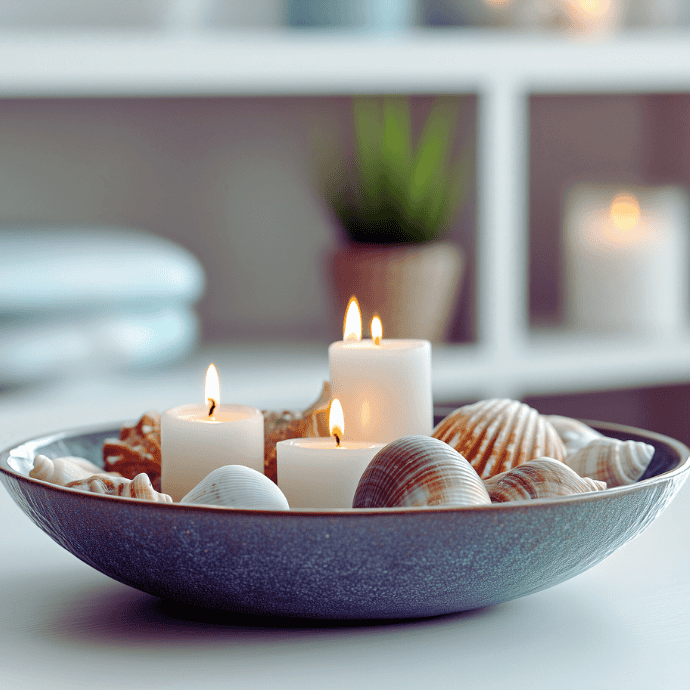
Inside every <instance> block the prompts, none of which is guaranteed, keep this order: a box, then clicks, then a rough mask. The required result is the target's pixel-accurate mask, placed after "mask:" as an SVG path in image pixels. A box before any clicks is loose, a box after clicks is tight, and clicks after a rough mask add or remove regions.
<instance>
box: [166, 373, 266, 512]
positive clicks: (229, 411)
mask: <svg viewBox="0 0 690 690" xmlns="http://www.w3.org/2000/svg"><path fill="white" fill-rule="evenodd" d="M214 374H215V380H214ZM206 379H207V383H206V395H205V397H206V400H207V405H180V406H179V407H173V408H171V409H170V410H166V411H165V412H163V414H162V415H161V486H162V488H163V491H164V493H167V494H169V495H170V496H171V497H172V499H173V501H179V500H180V499H181V498H182V497H183V496H184V495H185V494H187V493H188V492H189V491H190V490H191V489H193V488H194V487H195V486H196V485H197V484H198V483H199V482H200V481H201V480H202V479H203V478H204V477H205V476H206V475H207V474H209V473H210V472H212V471H213V470H215V469H216V468H218V467H222V466H223V465H246V466H247V467H251V468H252V469H255V470H257V471H258V472H261V473H262V474H263V471H264V426H263V415H262V414H261V411H260V410H258V409H257V408H255V407H250V406H248V405H221V404H219V399H220V392H219V386H218V385H217V381H218V378H217V373H216V370H215V367H214V366H213V365H211V366H210V367H209V371H208V372H207V376H206ZM214 388H215V390H214Z"/></svg>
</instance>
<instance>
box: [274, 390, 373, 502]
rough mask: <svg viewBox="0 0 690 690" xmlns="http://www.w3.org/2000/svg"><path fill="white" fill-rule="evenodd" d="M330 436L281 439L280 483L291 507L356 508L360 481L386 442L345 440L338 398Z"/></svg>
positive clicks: (334, 408)
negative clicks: (355, 498) (354, 501)
mask: <svg viewBox="0 0 690 690" xmlns="http://www.w3.org/2000/svg"><path fill="white" fill-rule="evenodd" d="M328 426H329V430H330V432H331V436H330V438H292V439H289V440H287V441H279V442H278V444H277V446H276V448H277V458H278V460H277V462H278V486H279V487H280V488H281V490H282V492H283V493H284V494H285V496H286V498H287V500H288V503H289V504H290V508H293V509H294V508H297V509H299V508H316V509H321V510H328V509H332V508H352V499H353V498H354V496H355V491H356V490H357V484H359V479H360V477H361V476H362V473H363V472H364V470H365V469H366V467H367V465H368V464H369V463H370V462H371V460H372V458H373V457H374V455H376V453H378V452H379V450H381V448H383V446H384V444H383V443H372V442H370V441H343V440H342V437H343V435H344V431H345V427H344V418H343V408H342V406H341V405H340V402H339V401H338V400H337V399H334V400H333V402H332V403H331V410H330V414H329V423H328Z"/></svg>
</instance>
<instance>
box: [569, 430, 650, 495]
mask: <svg viewBox="0 0 690 690" xmlns="http://www.w3.org/2000/svg"><path fill="white" fill-rule="evenodd" d="M653 457H654V446H650V445H649V444H648V443H644V442H643V441H619V440H618V439H616V438H608V437H602V438H598V439H594V440H593V441H590V442H589V443H588V444H587V445H586V446H585V447H584V448H580V450H578V451H576V452H575V453H573V454H572V455H569V456H568V457H567V458H566V459H565V463H566V464H567V465H568V466H569V467H572V468H573V469H574V470H575V472H577V473H578V474H579V475H580V476H581V477H592V479H600V480H601V481H604V482H606V484H607V485H608V486H609V487H613V486H623V485H625V484H634V483H635V482H636V481H637V480H638V479H639V478H640V477H641V476H642V475H643V474H644V471H645V470H646V469H647V466H648V465H649V463H650V462H651V461H652V458H653Z"/></svg>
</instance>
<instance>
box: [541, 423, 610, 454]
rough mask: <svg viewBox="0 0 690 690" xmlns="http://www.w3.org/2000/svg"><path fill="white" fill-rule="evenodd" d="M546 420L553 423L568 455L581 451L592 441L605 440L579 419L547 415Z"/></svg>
mask: <svg viewBox="0 0 690 690" xmlns="http://www.w3.org/2000/svg"><path fill="white" fill-rule="evenodd" d="M545 417H546V419H547V420H548V421H549V422H551V424H552V426H553V428H554V429H555V430H556V433H557V434H558V435H559V436H560V437H561V441H563V445H564V446H565V450H566V452H567V453H568V455H571V454H572V453H574V452H575V451H578V450H580V448H583V447H584V446H586V445H587V444H588V443H589V442H590V441H594V439H597V438H603V437H604V435H603V434H600V433H599V432H598V431H595V430H594V429H592V427H591V426H587V424H585V423H584V422H581V421H580V420H579V419H573V418H572V417H561V416H560V415H557V414H550V415H545Z"/></svg>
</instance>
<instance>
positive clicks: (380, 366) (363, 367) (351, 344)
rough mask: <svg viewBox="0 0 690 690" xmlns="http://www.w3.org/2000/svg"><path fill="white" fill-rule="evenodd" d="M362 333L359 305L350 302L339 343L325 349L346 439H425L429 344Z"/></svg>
mask: <svg viewBox="0 0 690 690" xmlns="http://www.w3.org/2000/svg"><path fill="white" fill-rule="evenodd" d="M353 322H354V325H353ZM357 323H358V328H357ZM361 333H362V325H361V316H360V312H359V307H358V306H357V303H356V301H355V300H351V301H350V305H349V306H348V316H347V318H346V320H345V332H344V339H343V340H341V341H338V342H335V343H332V344H331V345H330V346H329V348H328V362H329V365H330V377H331V388H332V393H333V396H334V397H336V398H338V399H339V400H340V402H341V403H342V406H343V411H344V413H345V419H346V420H347V429H346V431H345V439H346V440H353V441H380V442H383V443H390V442H391V441H395V440H396V439H398V438H400V437H402V436H408V435H410V434H426V435H430V434H431V432H432V429H433V400H432V393H431V343H430V342H429V341H428V340H397V339H392V340H384V339H383V338H382V336H381V335H379V336H378V337H375V338H374V339H372V340H361Z"/></svg>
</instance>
